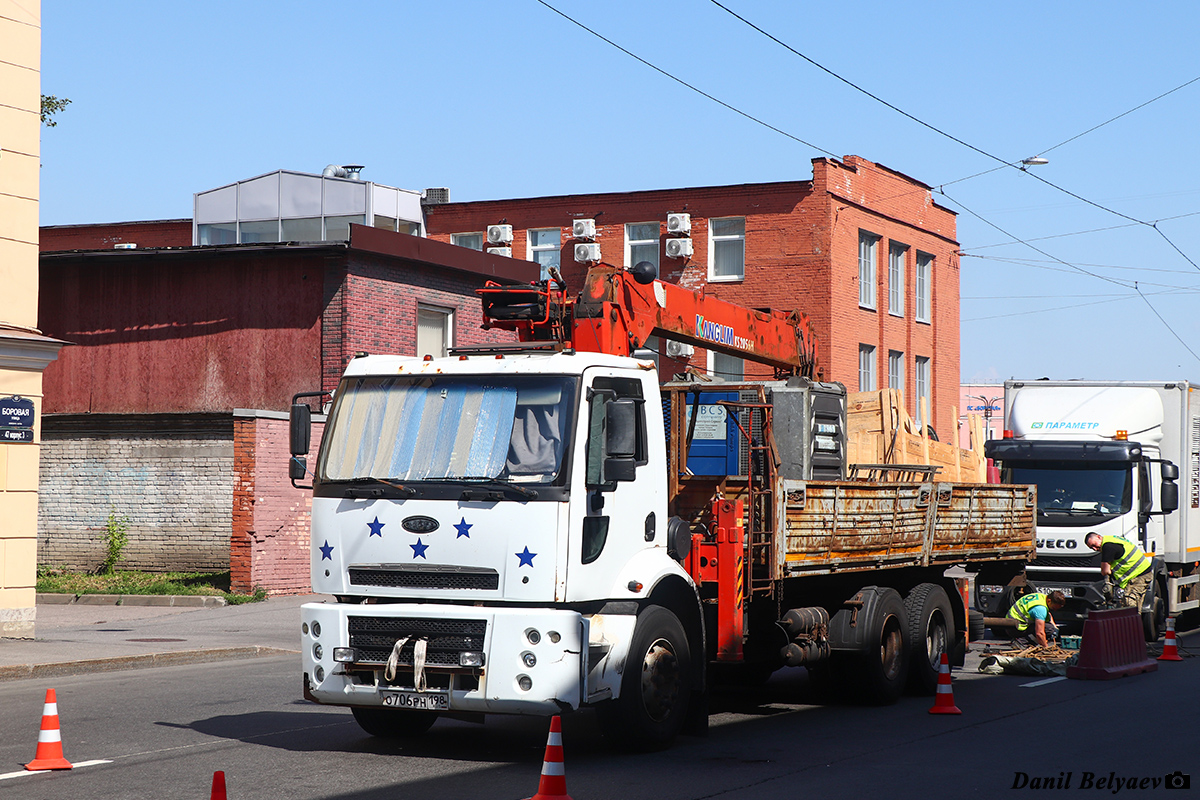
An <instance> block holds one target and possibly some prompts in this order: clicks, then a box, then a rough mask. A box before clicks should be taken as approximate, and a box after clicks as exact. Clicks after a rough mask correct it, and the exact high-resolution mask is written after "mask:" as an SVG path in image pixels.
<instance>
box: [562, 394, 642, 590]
mask: <svg viewBox="0 0 1200 800" xmlns="http://www.w3.org/2000/svg"><path fill="white" fill-rule="evenodd" d="M585 385H586V387H587V390H586V395H585V404H586V407H585V413H584V414H583V415H582V416H583V419H582V420H581V421H580V423H581V428H583V429H584V430H586V435H585V436H583V437H581V438H582V439H583V447H580V448H578V449H577V452H576V462H575V474H577V475H584V476H585V480H584V484H585V493H584V502H583V503H576V502H572V504H571V505H572V510H571V521H570V530H571V533H570V544H569V551H570V554H569V557H568V567H567V574H568V578H567V599H568V601H574V600H588V599H605V598H608V599H633V597H634V595H633V594H632V593H630V592H629V591H628V589H623V588H622V586H619V585H618V582H619V581H620V580H621V575H622V572H623V571H624V570H625V569H626V566H627V565H628V563H629V561H630V559H631V558H632V557H633V556H634V555H635V554H636V553H637V552H639V551H641V550H645V549H646V548H648V547H653V546H654V545H655V544H662V543H663V541H662V540H663V536H664V535H665V534H663V533H660V531H665V525H666V520H665V519H660V517H661V516H663V514H662V513H659V512H658V509H660V508H663V507H665V506H664V503H665V500H664V497H665V493H666V477H665V476H666V470H665V467H664V465H663V464H662V463H661V461H662V458H661V456H659V458H658V459H657V461H656V463H651V459H650V456H649V454H650V453H651V452H658V453H661V452H662V449H663V448H662V445H661V444H658V443H657V442H651V440H650V439H649V436H648V432H647V428H648V426H647V409H646V403H645V392H644V391H643V386H642V381H641V380H640V378H637V377H632V378H631V377H624V376H620V375H616V374H608V375H606V374H603V373H601V374H598V375H596V376H595V377H594V378H592V379H591V380H590V381H589V382H587V383H586V384H585ZM659 435H660V436H661V432H660V433H659ZM655 445H657V449H655ZM573 494H574V493H573ZM625 582H626V583H628V579H626V581H625Z"/></svg>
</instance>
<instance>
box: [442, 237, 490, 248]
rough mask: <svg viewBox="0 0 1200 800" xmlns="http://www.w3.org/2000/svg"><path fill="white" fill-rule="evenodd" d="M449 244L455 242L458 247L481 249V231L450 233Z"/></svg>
mask: <svg viewBox="0 0 1200 800" xmlns="http://www.w3.org/2000/svg"><path fill="white" fill-rule="evenodd" d="M450 244H456V245H458V246H459V247H466V248H468V249H471V250H482V249H483V234H482V233H452V234H450Z"/></svg>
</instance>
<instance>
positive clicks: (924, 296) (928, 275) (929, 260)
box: [913, 252, 933, 322]
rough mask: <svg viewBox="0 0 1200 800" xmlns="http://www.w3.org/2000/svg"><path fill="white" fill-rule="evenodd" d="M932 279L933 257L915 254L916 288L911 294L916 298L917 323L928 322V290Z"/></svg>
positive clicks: (926, 254)
mask: <svg viewBox="0 0 1200 800" xmlns="http://www.w3.org/2000/svg"><path fill="white" fill-rule="evenodd" d="M932 277H933V256H931V255H929V254H928V253H920V252H918V253H917V275H916V281H915V283H916V286H914V287H913V294H914V295H915V297H916V304H917V308H916V316H917V322H929V316H930V315H929V309H930V303H929V290H930V286H931V280H932Z"/></svg>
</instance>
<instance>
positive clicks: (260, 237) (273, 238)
mask: <svg viewBox="0 0 1200 800" xmlns="http://www.w3.org/2000/svg"><path fill="white" fill-rule="evenodd" d="M238 233H239V235H240V236H241V243H242V244H253V243H255V242H278V241H279V220H277V219H267V220H262V221H261V222H241V223H238Z"/></svg>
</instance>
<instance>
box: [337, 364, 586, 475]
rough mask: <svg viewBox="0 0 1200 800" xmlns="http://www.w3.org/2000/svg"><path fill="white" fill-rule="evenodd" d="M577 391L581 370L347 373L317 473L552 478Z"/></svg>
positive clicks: (557, 471)
mask: <svg viewBox="0 0 1200 800" xmlns="http://www.w3.org/2000/svg"><path fill="white" fill-rule="evenodd" d="M574 399H575V381H574V379H571V378H565V377H559V376H552V377H547V376H540V375H539V376H522V375H513V376H506V377H502V378H497V377H496V376H488V378H487V380H486V382H484V381H482V380H481V379H480V378H478V377H473V376H446V375H438V376H421V377H416V376H414V377H357V378H348V379H346V380H344V381H343V382H342V385H341V387H340V388H339V389H338V396H337V401H336V402H335V403H334V406H333V409H332V411H331V412H330V416H329V423H328V425H327V428H326V432H325V441H324V442H323V444H322V448H321V459H320V463H319V465H318V467H317V471H318V476H319V478H320V479H321V480H323V481H349V480H355V479H360V478H382V479H387V480H394V481H404V482H415V481H438V480H456V481H469V480H481V481H482V480H502V481H509V482H512V483H550V482H553V481H554V480H555V479H556V478H557V477H558V476H559V474H560V472H561V471H562V465H563V452H564V449H565V442H566V440H567V432H568V431H570V430H571V417H572V409H573V406H574Z"/></svg>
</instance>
